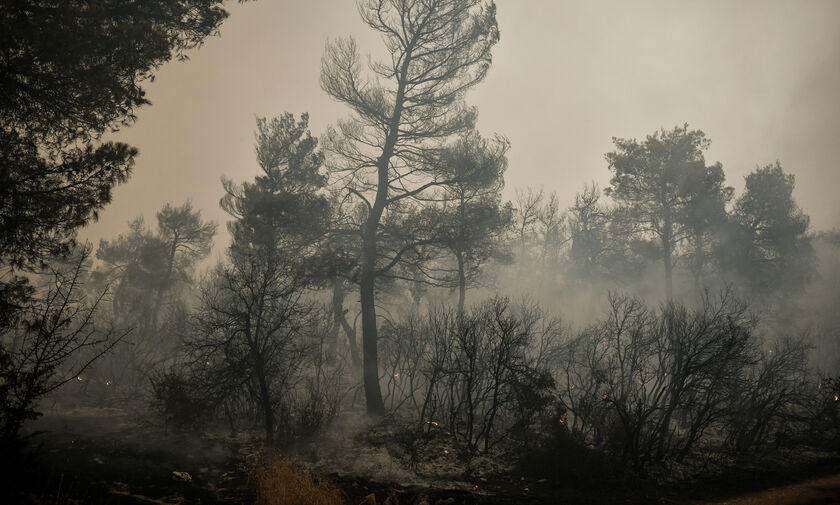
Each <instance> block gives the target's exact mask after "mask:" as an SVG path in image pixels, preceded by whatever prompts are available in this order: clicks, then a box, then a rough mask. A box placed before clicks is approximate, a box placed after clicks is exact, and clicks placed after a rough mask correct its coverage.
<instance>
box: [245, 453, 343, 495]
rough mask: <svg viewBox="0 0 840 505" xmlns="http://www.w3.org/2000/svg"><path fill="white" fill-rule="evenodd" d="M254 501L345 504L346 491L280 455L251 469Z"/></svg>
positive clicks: (267, 459)
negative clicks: (255, 495)
mask: <svg viewBox="0 0 840 505" xmlns="http://www.w3.org/2000/svg"><path fill="white" fill-rule="evenodd" d="M251 477H252V481H253V483H254V486H255V488H256V492H257V498H256V501H255V502H254V503H255V505H342V504H343V503H344V494H343V493H342V492H341V490H340V489H338V488H337V487H336V486H335V485H334V484H333V483H332V482H329V481H326V480H319V479H316V478H314V477H313V476H312V474H310V473H309V472H307V471H305V470H299V469H297V468H295V467H294V466H292V464H291V463H290V462H289V461H288V460H287V459H284V458H281V457H276V456H275V457H268V458H264V459H263V460H261V461H259V462H258V463H257V464H256V465H255V466H254V468H253V470H252V474H251Z"/></svg>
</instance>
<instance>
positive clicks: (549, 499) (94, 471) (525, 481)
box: [4, 412, 840, 505]
mask: <svg viewBox="0 0 840 505" xmlns="http://www.w3.org/2000/svg"><path fill="white" fill-rule="evenodd" d="M108 414H109V415H102V412H96V413H95V416H92V415H91V413H80V412H77V413H76V414H75V416H76V417H73V416H70V417H67V416H53V417H52V419H51V420H50V421H49V422H47V421H46V420H42V421H38V422H37V423H35V424H34V425H33V427H34V428H36V429H38V430H39V431H41V433H40V434H39V435H37V436H35V437H34V438H32V439H31V443H30V449H29V452H28V454H29V456H30V457H31V458H32V459H31V461H33V462H35V463H36V464H33V466H31V467H27V468H26V469H25V470H26V472H28V473H29V476H30V477H33V478H32V479H31V481H30V485H29V486H30V487H29V489H28V490H27V493H25V494H24V495H23V496H25V501H24V502H23V503H22V505H26V504H32V505H45V504H56V503H58V504H62V505H72V504H75V503H79V504H92V505H100V504H108V505H111V504H115V505H122V504H132V505H136V504H156V505H190V504H199V503H200V504H201V505H208V504H210V505H213V504H235V505H239V504H242V505H244V504H250V503H254V498H255V494H254V491H253V486H252V484H253V482H250V483H249V478H250V476H249V473H250V471H251V469H252V468H253V464H254V462H255V461H256V458H257V455H258V452H259V447H260V443H259V440H258V439H256V438H251V437H248V436H245V435H240V436H238V437H231V436H229V435H228V434H226V433H216V434H207V435H204V436H202V437H198V436H195V435H187V434H175V433H166V432H163V431H161V430H159V429H157V428H154V427H150V426H139V425H136V424H135V425H132V424H131V423H130V422H128V421H127V420H125V419H123V420H120V419H121V418H120V416H119V415H117V413H116V412H109V413H108ZM339 421H344V423H343V426H342V427H341V428H340V429H339V428H335V429H333V430H330V432H329V433H328V434H327V435H326V438H324V439H319V440H318V442H317V443H314V442H313V443H302V444H299V445H298V446H297V447H296V448H295V449H294V450H293V451H290V452H289V454H290V455H294V457H295V458H296V459H294V460H293V461H294V465H295V466H297V467H299V468H303V469H307V470H308V471H310V472H311V475H313V476H316V479H317V481H318V482H321V481H323V482H330V483H332V484H331V485H332V486H334V487H335V488H337V489H338V490H340V492H341V493H342V494H343V496H344V503H347V504H348V505H359V504H363V503H365V504H367V503H376V504H378V505H383V504H390V505H418V504H427V505H436V504H441V505H442V504H451V505H467V504H470V505H472V504H476V505H513V504H543V503H550V504H555V503H563V504H568V505H575V504H580V505H589V504H591V505H595V504H599V505H600V504H604V505H608V504H611V503H615V504H636V505H641V504H648V503H663V504H678V503H685V504H689V505H711V504H730V503H731V504H733V505H752V504H754V503H755V504H757V503H776V502H778V503H784V504H785V505H804V504H811V503H822V504H825V503H836V502H837V501H838V499H840V458H837V457H835V458H826V457H825V455H821V454H811V455H807V457H802V458H801V460H798V461H796V462H795V465H794V466H788V467H783V466H780V467H779V468H776V469H768V468H758V467H755V468H742V469H740V470H734V469H733V470H731V471H729V472H727V473H725V474H722V475H719V476H717V477H715V478H714V479H710V480H708V481H699V482H693V483H689V484H685V483H684V484H667V485H658V484H656V483H654V482H651V481H633V482H627V483H624V484H623V485H615V484H610V485H607V484H605V485H603V486H600V487H584V486H569V485H565V484H564V485H559V484H558V483H557V482H556V481H554V480H552V479H546V478H530V477H528V476H523V475H518V474H516V473H514V472H513V466H512V462H511V461H509V460H508V461H505V460H503V459H501V458H500V456H499V455H494V454H490V455H486V456H481V457H478V458H475V459H473V460H472V462H470V463H469V464H467V463H464V462H462V461H460V460H459V457H458V448H457V446H456V445H453V444H452V443H451V442H450V441H448V440H447V437H446V436H445V433H444V432H439V433H437V434H433V435H430V436H429V437H428V438H426V439H422V442H417V443H416V444H415V445H412V443H414V442H412V440H414V439H412V438H411V437H407V436H405V434H404V433H402V431H403V430H404V429H405V428H406V426H405V425H404V424H403V423H402V422H397V421H394V420H385V421H382V422H379V423H371V422H369V421H365V420H364V419H363V418H361V417H360V418H358V419H353V418H352V416H350V417H348V419H340V420H339ZM107 426H112V427H113V426H120V427H121V428H120V429H116V430H115V429H110V428H107ZM406 440H408V442H406ZM409 442H412V443H409ZM415 442H416V441H415ZM313 444H314V445H313ZM354 461H355V464H354V463H353V462H354ZM176 472H183V473H186V474H189V475H190V480H178V481H176V480H174V479H173V476H174V475H177V473H176ZM832 500H834V502H832ZM18 502H19V500H16V501H4V503H18Z"/></svg>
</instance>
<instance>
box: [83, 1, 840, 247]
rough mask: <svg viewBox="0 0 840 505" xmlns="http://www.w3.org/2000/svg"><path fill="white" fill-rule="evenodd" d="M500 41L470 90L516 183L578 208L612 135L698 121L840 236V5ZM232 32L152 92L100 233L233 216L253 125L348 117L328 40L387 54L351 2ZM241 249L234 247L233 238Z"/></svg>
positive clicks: (738, 177)
mask: <svg viewBox="0 0 840 505" xmlns="http://www.w3.org/2000/svg"><path fill="white" fill-rule="evenodd" d="M497 6H498V22H499V27H500V30H501V42H500V43H499V44H498V45H497V46H496V48H495V50H494V54H493V66H492V68H491V69H490V72H489V74H488V77H487V79H486V81H485V82H483V83H482V84H480V85H479V86H478V87H477V88H476V89H475V90H474V91H472V92H471V93H470V94H469V96H468V101H469V102H470V103H472V104H474V105H477V106H478V108H479V125H478V126H479V129H480V130H481V131H482V133H484V134H485V135H489V134H492V133H500V134H503V135H505V136H507V137H508V138H509V139H510V141H511V144H512V150H511V151H510V154H509V161H510V164H509V168H508V172H507V176H506V181H507V188H508V189H507V193H508V195H509V196H512V194H513V191H512V188H515V187H523V186H528V185H531V186H537V187H538V186H543V187H544V188H545V189H546V190H549V191H551V190H556V191H557V193H558V195H559V196H560V199H561V201H562V202H563V203H564V204H568V203H571V200H572V198H573V197H574V194H575V193H576V192H577V191H579V190H580V189H581V188H582V186H583V184H584V183H585V182H587V181H591V180H594V181H596V182H598V183H599V184H600V185H601V187H604V186H606V185H607V183H608V181H609V177H610V174H609V171H608V170H607V165H606V162H605V161H604V153H606V152H607V151H609V150H610V148H611V146H612V144H611V138H612V137H613V136H616V137H644V136H645V135H646V134H648V133H652V132H653V131H654V130H656V129H658V128H660V127H667V128H671V127H674V126H675V125H678V124H680V125H681V124H683V123H686V122H687V123H689V126H690V127H692V128H699V129H701V130H703V131H705V132H706V134H707V136H708V137H709V138H710V139H711V140H712V146H711V148H710V150H709V151H708V153H707V156H706V157H707V161H709V162H714V161H720V162H722V163H723V166H724V169H725V170H726V174H727V179H728V183H729V184H731V185H733V186H735V188H736V190H737V191H738V192H740V190H741V189H742V188H743V179H744V176H745V175H746V174H747V173H749V172H750V171H751V170H752V169H754V168H755V167H756V165H759V164H760V165H765V164H768V163H771V162H774V161H776V160H779V161H781V163H782V165H783V166H784V168H785V169H786V170H787V171H789V172H790V173H793V174H795V175H796V191H795V197H796V198H797V200H798V202H799V204H800V206H802V207H803V208H804V209H805V211H806V213H808V214H810V216H811V223H812V227H813V228H815V229H827V228H831V227H833V226H840V195H838V190H840V166H839V165H838V153H837V150H838V148H840V23H838V21H840V1H832V0H826V1H814V0H809V1H793V0H791V1H786V2H779V1H768V0H760V1H745V0H738V1H731V0H722V1H708V0H705V1H702V2H696V1H693V2H688V1H673V0H668V1H638V0H634V1H632V2H628V1H624V0H622V1H609V2H607V1H583V0H581V1H573V2H572V1H559V0H497ZM230 11H231V16H230V18H229V19H228V20H227V21H226V22H225V24H224V25H223V26H222V30H221V36H220V37H216V38H212V39H209V40H208V41H207V42H206V44H205V45H204V46H203V47H202V48H201V49H199V50H197V51H193V52H192V53H191V55H190V57H191V60H190V61H188V62H186V63H178V62H173V63H170V64H168V65H166V66H165V67H163V68H162V69H160V71H159V72H158V73H157V78H156V80H155V82H154V83H149V84H148V85H147V92H148V97H149V98H150V100H151V101H152V105H151V106H149V107H147V108H145V109H142V110H141V111H140V114H139V120H138V122H137V123H136V124H135V125H133V126H132V127H130V128H127V129H125V130H123V131H122V132H120V133H119V134H118V135H117V138H118V139H120V140H124V141H126V142H129V143H131V144H132V145H135V146H137V147H138V148H139V149H140V156H139V158H138V160H137V164H136V167H135V170H134V175H133V176H132V178H131V180H130V181H129V182H128V183H127V184H125V185H123V186H121V187H120V188H118V189H117V190H116V193H115V196H114V200H113V202H112V203H111V204H110V206H108V208H106V209H105V211H104V212H102V214H101V218H100V221H99V222H98V223H95V224H93V225H91V226H90V227H89V228H88V229H87V230H85V231H84V232H83V236H85V237H87V238H91V239H94V240H98V238H99V237H104V238H110V237H112V236H115V235H116V234H117V233H120V232H123V231H125V230H126V229H127V226H126V223H127V221H128V220H129V219H131V218H133V217H135V216H138V215H143V216H145V217H146V219H147V220H148V221H149V222H150V223H151V222H153V220H154V213H155V211H156V210H158V209H159V208H160V207H162V206H163V205H164V204H165V203H167V202H173V203H176V204H180V203H182V202H184V201H186V200H187V199H190V200H192V202H193V204H194V205H195V206H196V207H198V208H200V209H201V210H202V213H203V215H204V216H205V217H209V218H212V219H215V220H217V221H219V222H220V223H224V222H226V221H227V220H228V217H227V215H225V214H224V213H223V212H222V211H221V210H220V209H219V205H218V202H219V199H220V197H221V196H222V187H221V184H220V181H219V180H220V177H221V176H223V175H225V176H227V177H230V178H232V179H234V180H236V181H243V180H250V179H252V178H253V176H254V175H255V174H256V173H257V167H256V163H255V160H254V150H253V144H254V136H253V131H254V118H255V117H256V116H269V117H270V116H274V115H279V114H281V113H283V112H284V111H289V112H293V113H295V114H298V113H300V112H304V111H306V112H309V114H310V123H311V127H312V133H313V134H314V135H320V134H321V133H322V132H323V131H324V129H325V128H326V126H327V125H329V124H331V123H333V122H334V121H335V120H336V119H337V118H339V117H342V116H344V115H346V114H347V109H345V108H344V107H343V106H341V105H340V104H337V103H335V102H332V101H331V100H330V99H329V98H328V97H327V96H326V94H325V93H324V92H323V91H322V90H321V89H320V86H319V81H318V79H319V73H320V61H321V54H322V52H323V50H324V43H325V41H326V40H327V39H328V38H331V37H332V38H334V37H338V36H343V35H348V34H352V35H354V36H356V38H357V39H358V42H359V45H360V47H361V48H362V50H363V51H365V50H368V49H369V50H371V51H374V52H375V51H378V50H381V43H380V42H379V39H378V38H377V37H376V36H375V35H373V34H372V33H370V32H369V31H368V30H366V29H365V27H364V26H363V25H362V23H361V21H360V20H359V17H358V15H357V12H356V8H355V2H354V1H352V0H306V1H304V0H260V1H258V2H253V3H246V4H244V5H237V4H231V5H230ZM224 240H225V241H226V240H227V239H226V238H225V239H224Z"/></svg>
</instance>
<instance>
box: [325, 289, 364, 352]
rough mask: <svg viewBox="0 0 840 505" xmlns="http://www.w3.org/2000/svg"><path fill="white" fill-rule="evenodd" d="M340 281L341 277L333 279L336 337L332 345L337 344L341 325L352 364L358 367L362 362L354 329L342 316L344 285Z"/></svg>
mask: <svg viewBox="0 0 840 505" xmlns="http://www.w3.org/2000/svg"><path fill="white" fill-rule="evenodd" d="M342 282H343V281H342V280H341V279H336V280H334V281H333V296H332V309H333V324H334V326H335V339H336V342H335V343H334V344H333V345H337V344H338V342H337V340H338V328H339V327H341V329H343V330H344V334H345V335H347V343H348V345H349V346H350V359H351V360H352V362H353V365H355V366H357V367H358V366H360V365H361V364H362V362H361V360H360V359H359V350H358V348H357V344H356V330H355V328H353V327H351V326H350V324H349V323H348V322H347V318H345V317H344V285H343V284H342Z"/></svg>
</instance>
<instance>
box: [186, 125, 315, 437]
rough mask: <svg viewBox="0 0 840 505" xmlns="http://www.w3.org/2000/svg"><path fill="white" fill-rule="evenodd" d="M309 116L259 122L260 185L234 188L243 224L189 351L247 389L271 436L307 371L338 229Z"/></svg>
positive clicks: (234, 209) (208, 289)
mask: <svg viewBox="0 0 840 505" xmlns="http://www.w3.org/2000/svg"><path fill="white" fill-rule="evenodd" d="M308 120H309V118H308V115H306V114H303V115H301V118H300V120H299V121H295V118H294V116H293V115H292V114H289V113H286V114H284V115H283V116H281V117H279V118H276V119H272V120H270V121H269V120H266V119H258V120H257V146H256V152H257V161H258V163H259V166H260V169H261V171H262V173H261V175H258V176H257V177H256V178H255V179H254V182H246V183H242V184H235V183H234V182H232V181H230V180H225V181H224V187H225V191H226V195H225V196H224V198H223V199H222V202H221V204H222V208H223V209H225V210H226V211H227V212H228V213H229V214H231V215H232V216H233V217H234V218H235V220H234V221H232V222H230V223H229V225H228V229H229V230H230V233H231V235H232V236H233V243H232V244H231V246H230V248H229V249H228V253H227V262H225V263H222V264H220V265H219V266H218V267H217V268H216V270H215V272H214V274H213V276H212V277H211V278H210V279H209V280H208V281H207V282H206V283H205V285H204V287H203V289H202V292H201V301H200V304H199V310H198V313H197V315H196V317H195V320H194V321H195V322H194V324H195V334H194V335H193V336H192V337H191V339H190V340H189V341H188V348H189V349H190V351H191V355H192V357H193V358H194V359H195V361H196V363H197V364H198V367H199V368H200V367H201V365H202V364H207V365H206V366H207V367H211V366H212V367H213V368H212V372H213V373H212V375H209V376H208V377H209V378H210V379H212V380H213V381H214V382H215V383H216V384H217V385H219V388H221V389H222V390H226V391H229V390H230V385H245V386H247V388H248V391H250V392H251V394H252V396H253V398H254V399H255V403H256V405H257V406H258V408H259V410H260V412H261V414H262V416H263V422H264V427H265V432H266V437H267V438H272V437H273V435H274V432H275V429H276V427H277V426H276V424H275V419H276V417H275V415H276V413H275V409H276V408H277V407H278V405H280V404H281V403H282V402H281V399H282V396H283V395H284V394H285V393H286V392H287V391H288V389H289V381H290V380H291V378H292V377H293V376H294V375H295V373H296V371H297V370H299V369H300V367H302V366H303V363H302V361H301V360H302V356H303V355H304V354H305V351H306V342H305V341H304V339H303V336H304V335H305V333H306V332H305V331H304V330H305V328H307V327H308V325H309V324H310V323H311V322H312V321H311V319H310V315H311V314H312V307H311V305H310V304H309V303H306V302H304V301H303V299H302V296H303V294H304V292H305V289H306V288H307V287H308V286H310V285H311V283H312V281H313V278H314V276H317V275H318V272H317V270H316V269H314V268H313V263H312V261H311V260H312V258H313V257H314V254H313V249H316V248H317V241H318V240H319V239H320V238H321V237H322V236H323V235H324V233H325V230H326V227H327V225H328V223H329V216H330V206H329V201H328V199H327V197H326V195H325V194H324V193H323V191H322V189H323V187H324V184H325V183H326V178H325V177H324V176H323V174H321V173H320V169H321V166H322V163H323V155H322V154H321V152H320V151H319V150H318V148H317V147H318V141H317V139H316V138H314V137H312V136H311V134H310V133H309V130H308V125H309V121H308Z"/></svg>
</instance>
